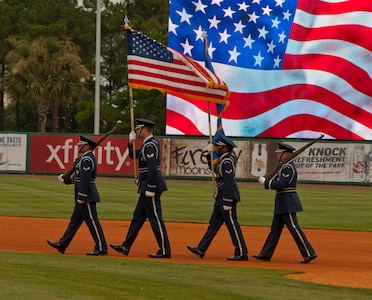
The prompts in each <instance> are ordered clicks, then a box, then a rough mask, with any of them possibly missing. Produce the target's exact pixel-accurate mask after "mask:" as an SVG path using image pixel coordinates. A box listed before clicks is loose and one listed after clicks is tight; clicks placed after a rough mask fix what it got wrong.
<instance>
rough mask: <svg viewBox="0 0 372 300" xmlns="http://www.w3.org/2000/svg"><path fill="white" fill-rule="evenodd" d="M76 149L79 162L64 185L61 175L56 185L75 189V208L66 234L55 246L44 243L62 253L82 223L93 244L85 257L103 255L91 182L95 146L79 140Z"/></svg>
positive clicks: (96, 198) (85, 139) (103, 241)
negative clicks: (79, 154) (65, 185)
mask: <svg viewBox="0 0 372 300" xmlns="http://www.w3.org/2000/svg"><path fill="white" fill-rule="evenodd" d="M77 145H78V146H79V153H81V156H80V158H78V159H76V160H75V163H74V172H73V174H72V175H71V177H70V179H69V180H68V181H64V179H63V174H61V175H59V176H58V179H59V181H61V182H62V183H65V184H74V185H75V207H74V211H73V213H72V216H71V220H70V223H69V224H68V227H67V230H66V232H65V233H64V235H63V236H62V237H61V238H60V240H59V241H58V242H52V241H50V240H48V241H47V243H48V244H49V245H50V246H51V247H53V248H56V249H57V250H58V251H59V252H60V253H62V254H63V253H64V252H65V250H66V248H67V247H68V246H69V245H70V243H71V241H72V239H73V237H74V236H75V234H76V232H77V231H78V229H79V228H80V225H81V224H82V223H83V222H85V224H87V226H88V228H89V231H90V234H91V235H92V238H93V240H94V242H95V246H94V250H93V251H92V252H88V253H87V255H106V254H107V244H106V239H105V236H104V234H103V230H102V227H101V224H100V221H99V219H98V215H97V209H96V204H97V202H100V197H99V194H98V191H97V187H96V184H95V180H96V177H97V162H96V158H95V156H94V154H93V149H95V148H96V147H97V143H96V142H95V141H93V140H91V139H90V138H88V137H85V136H80V141H79V142H78V144H77Z"/></svg>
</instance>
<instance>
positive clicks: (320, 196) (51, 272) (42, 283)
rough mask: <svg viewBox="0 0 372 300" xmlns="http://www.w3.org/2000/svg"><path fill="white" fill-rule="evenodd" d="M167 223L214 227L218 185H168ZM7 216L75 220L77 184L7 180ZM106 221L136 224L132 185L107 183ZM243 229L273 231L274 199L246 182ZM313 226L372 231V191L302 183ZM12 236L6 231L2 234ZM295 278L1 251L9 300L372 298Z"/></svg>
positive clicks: (3, 291)
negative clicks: (270, 228)
mask: <svg viewBox="0 0 372 300" xmlns="http://www.w3.org/2000/svg"><path fill="white" fill-rule="evenodd" d="M167 183H168V188H169V191H168V192H166V193H164V195H163V200H162V202H163V213H164V217H165V220H166V221H172V222H194V223H207V222H208V220H209V217H210V213H211V210H212V206H213V199H212V192H213V187H212V185H211V183H210V182H208V181H190V182H186V181H176V180H168V181H167ZM0 186H1V198H0V215H2V216H28V217H43V218H66V219H68V218H69V217H70V214H71V211H72V207H73V186H65V185H63V184H60V183H59V182H58V181H57V179H56V176H52V177H51V176H24V175H6V174H5V175H4V174H3V175H0ZM97 186H98V189H99V191H100V195H101V198H102V203H101V204H100V205H99V216H100V219H108V220H129V219H130V218H131V216H132V212H133V209H134V206H135V204H136V202H137V197H138V195H137V193H136V186H135V184H134V182H133V180H132V179H118V178H98V180H97ZM239 186H240V190H241V194H242V202H241V203H240V204H239V208H238V210H239V211H238V213H239V221H240V223H241V224H242V225H249V226H269V225H270V224H271V218H272V212H273V198H274V192H273V191H268V190H264V189H263V187H262V186H259V185H256V184H252V183H239ZM298 192H299V195H300V197H301V200H302V204H303V206H304V210H305V211H304V212H303V213H300V214H299V220H300V224H301V226H302V227H303V228H323V229H340V230H357V231H371V230H372V228H371V226H370V224H371V222H370V214H371V211H372V201H371V200H370V199H371V198H370V197H371V196H370V195H371V190H370V188H369V187H354V188H353V189H347V188H346V187H344V186H340V187H336V188H329V187H324V186H321V185H301V184H299V187H298ZM2 230H6V228H2ZM291 272H293V271H278V270H275V271H274V270H267V269H255V268H242V267H222V266H211V265H205V264H200V265H198V264H187V263H172V262H168V261H167V262H163V261H162V262H159V261H154V262H153V261H140V260H134V259H125V260H123V259H116V258H111V257H104V258H103V257H102V258H97V259H94V260H92V259H91V258H89V257H81V256H79V257H78V256H76V257H75V256H63V255H51V254H35V253H20V252H8V251H0V274H1V276H0V297H1V299H21V298H22V299H113V298H114V297H116V298H118V299H299V298H304V299H371V298H372V290H368V289H352V288H341V287H334V286H325V285H318V284H311V283H305V282H300V281H294V280H290V279H287V278H285V277H283V274H287V273H291Z"/></svg>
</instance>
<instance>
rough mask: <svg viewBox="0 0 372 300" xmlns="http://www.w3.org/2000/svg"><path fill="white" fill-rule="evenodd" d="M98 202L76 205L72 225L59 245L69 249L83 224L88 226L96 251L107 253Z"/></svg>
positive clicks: (71, 220) (69, 225)
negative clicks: (98, 213) (98, 212)
mask: <svg viewBox="0 0 372 300" xmlns="http://www.w3.org/2000/svg"><path fill="white" fill-rule="evenodd" d="M96 204H97V203H96V202H85V203H84V204H75V207H74V211H73V213H72V215H71V219H70V223H69V224H68V227H67V229H66V231H65V233H64V235H63V237H62V238H61V239H60V240H59V243H60V244H61V245H63V246H64V247H65V248H67V247H68V246H69V245H70V243H71V241H72V239H73V238H74V236H75V234H76V232H77V231H78V229H79V228H80V226H81V224H82V223H83V222H85V224H87V226H88V228H89V231H90V234H91V235H92V238H93V240H94V242H95V246H94V249H95V250H98V251H107V244H106V239H105V236H104V234H103V230H102V227H101V223H100V222H99V219H98V215H97V209H96Z"/></svg>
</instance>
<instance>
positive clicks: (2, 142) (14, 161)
mask: <svg viewBox="0 0 372 300" xmlns="http://www.w3.org/2000/svg"><path fill="white" fill-rule="evenodd" d="M26 157H27V134H15V133H0V172H3V171H4V172H7V171H14V172H26V166H27V164H26Z"/></svg>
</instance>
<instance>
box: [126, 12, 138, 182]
mask: <svg viewBox="0 0 372 300" xmlns="http://www.w3.org/2000/svg"><path fill="white" fill-rule="evenodd" d="M123 21H124V29H125V30H131V27H130V26H129V19H128V17H127V15H125V17H124V20H123ZM126 32H127V31H126ZM126 37H127V39H128V34H126ZM128 44H129V41H128V40H127V45H128ZM128 87H129V107H130V108H129V109H130V128H131V131H134V105H133V89H132V88H131V87H130V86H129V83H128ZM132 146H133V147H132V150H133V172H134V182H135V183H136V184H138V178H137V162H136V159H137V158H136V142H135V141H132Z"/></svg>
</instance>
